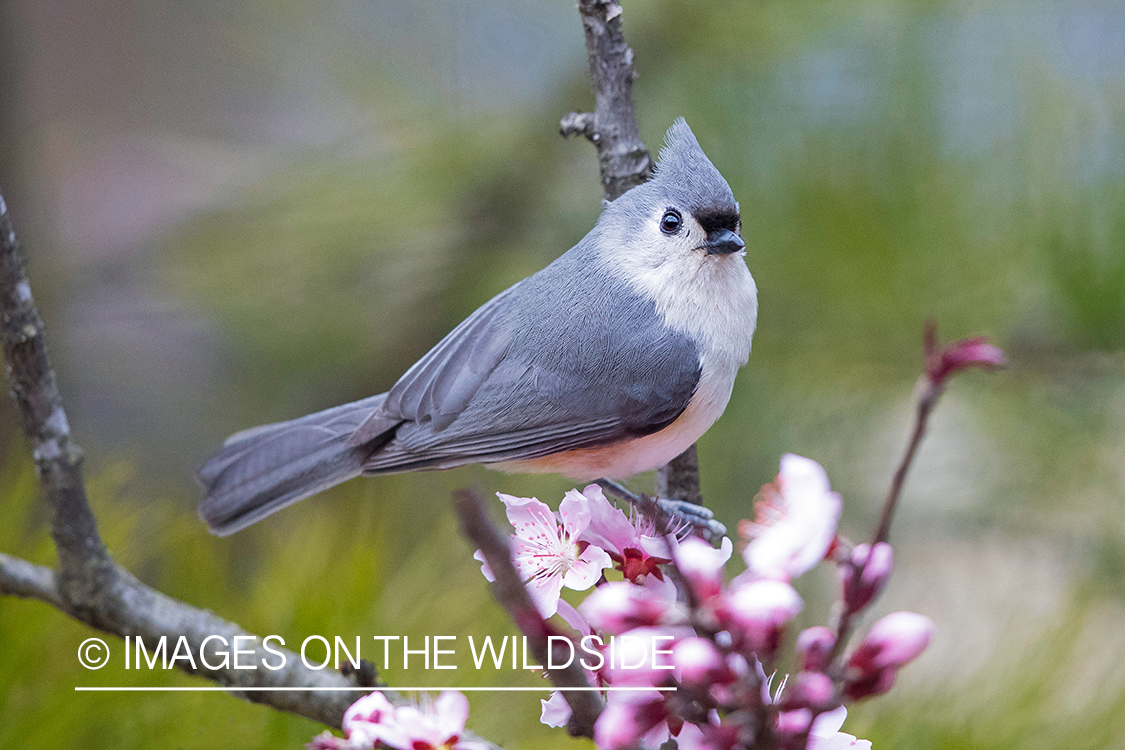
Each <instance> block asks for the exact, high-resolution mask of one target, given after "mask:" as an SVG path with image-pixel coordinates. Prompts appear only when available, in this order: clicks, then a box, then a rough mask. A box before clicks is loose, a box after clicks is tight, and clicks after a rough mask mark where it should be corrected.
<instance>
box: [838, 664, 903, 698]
mask: <svg viewBox="0 0 1125 750" xmlns="http://www.w3.org/2000/svg"><path fill="white" fill-rule="evenodd" d="M897 676H898V670H897V669H894V668H893V667H887V668H886V669H876V670H873V671H870V672H863V673H857V674H854V675H853V676H851V677H848V679H847V680H846V681H845V682H844V697H845V698H846V699H848V700H849V701H858V700H861V699H863V698H870V697H871V696H873V695H882V694H883V693H886V692H888V691H889V690H890V689H891V688H892V687H894V684H895V677H897Z"/></svg>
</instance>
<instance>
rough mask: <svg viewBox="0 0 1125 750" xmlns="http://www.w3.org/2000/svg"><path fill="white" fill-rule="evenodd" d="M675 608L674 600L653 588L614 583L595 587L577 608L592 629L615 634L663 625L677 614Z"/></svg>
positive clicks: (622, 582) (619, 582) (624, 582)
mask: <svg viewBox="0 0 1125 750" xmlns="http://www.w3.org/2000/svg"><path fill="white" fill-rule="evenodd" d="M673 596H674V595H673ZM675 605H676V602H675V599H674V598H671V599H669V598H665V597H664V596H661V595H660V594H658V593H657V592H655V591H654V590H652V589H649V588H646V587H644V586H637V585H635V584H632V583H627V582H626V581H613V582H611V583H605V584H602V585H601V586H598V587H597V589H595V590H594V593H592V594H590V595H589V596H588V597H586V600H585V601H583V602H582V604H580V605H579V612H580V613H581V614H582V616H583V617H585V618H586V621H587V622H588V623H590V625H592V626H593V627H594V629H595V630H598V631H601V632H603V633H614V634H616V633H624V632H625V631H626V630H630V629H632V628H639V627H645V626H649V625H659V624H660V623H662V622H666V621H667V620H668V619H669V618H671V617H672V615H673V614H674V613H676V610H675Z"/></svg>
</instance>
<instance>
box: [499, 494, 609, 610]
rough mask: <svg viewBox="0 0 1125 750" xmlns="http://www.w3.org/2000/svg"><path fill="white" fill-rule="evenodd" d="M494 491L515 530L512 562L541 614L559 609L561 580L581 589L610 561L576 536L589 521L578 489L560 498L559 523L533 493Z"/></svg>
mask: <svg viewBox="0 0 1125 750" xmlns="http://www.w3.org/2000/svg"><path fill="white" fill-rule="evenodd" d="M497 494H498V495H499V497H500V500H501V501H503V503H504V505H505V506H507V512H508V521H510V522H511V524H512V526H513V528H514V529H515V532H516V533H515V534H514V535H513V536H512V540H513V545H512V562H513V563H514V564H515V566H516V569H517V570H518V571H519V573H520V577H521V578H522V579H523V580H524V581H525V582H526V584H527V589H528V593H529V594H530V595H531V599H532V601H534V602H535V605H536V607H537V608H538V609H539V613H540V614H541V615H543V616H544V617H550V616H551V615H553V614H555V612H557V611H558V606H559V594H560V593H561V591H562V587H563V586H566V587H567V588H569V589H574V590H575V591H584V590H586V589H588V588H590V587H591V586H593V585H594V583H596V582H597V580H598V579H599V578H600V577H601V573H602V570H603V569H605V568H608V567H610V566H611V565H612V564H613V561H612V560H611V559H610V557H609V555H607V554H606V552H605V550H603V549H601V548H600V547H597V546H595V545H593V544H588V543H585V542H579V541H578V537H579V536H580V535H581V534H582V532H583V531H585V530H586V527H587V526H588V525H589V523H590V510H589V508H588V506H587V503H586V502H584V501H583V500H582V499H579V498H581V495H579V496H578V498H576V497H573V496H572V495H570V494H568V495H567V496H566V497H564V498H563V501H562V503H560V504H559V517H561V519H562V525H561V526H560V525H559V522H558V520H556V517H555V514H554V513H552V512H551V509H550V508H548V507H547V505H546V504H544V503H541V502H539V501H538V500H536V499H535V498H521V497H512V496H511V495H505V494H502V493H497ZM574 494H577V493H574ZM481 572H483V573H484V574H485V577H488V575H489V573H491V571H485V569H484V568H483V567H482V569H481Z"/></svg>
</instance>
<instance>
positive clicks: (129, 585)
mask: <svg viewBox="0 0 1125 750" xmlns="http://www.w3.org/2000/svg"><path fill="white" fill-rule="evenodd" d="M0 341H2V342H3V350H4V360H5V362H6V364H7V371H8V380H9V384H10V387H11V392H12V398H13V399H14V400H15V402H16V406H17V408H18V410H19V414H20V420H21V422H22V424H23V431H24V434H25V435H26V436H27V438H28V440H29V441H30V443H31V449H32V455H33V456H34V459H35V468H36V471H37V472H38V475H39V484H40V487H41V488H42V491H43V495H44V498H45V499H46V501H47V504H48V506H49V507H50V510H51V536H52V537H53V538H54V542H55V549H56V550H57V552H58V558H59V567H58V569H57V570H51V569H50V568H45V567H42V566H39V565H33V564H32V563H29V562H27V561H25V560H21V559H19V558H15V557H11V556H10V555H5V554H0V594H10V595H13V596H20V597H25V598H34V599H38V600H40V601H43V602H46V603H47V604H50V605H51V606H53V607H56V608H57V609H59V610H61V611H62V612H64V613H66V614H68V615H70V616H71V617H74V618H75V619H78V620H81V621H82V622H84V623H86V624H88V625H91V626H92V627H95V628H97V629H99V630H102V631H104V632H106V633H111V634H113V635H118V636H122V637H124V636H140V637H142V638H143V639H144V640H145V641H146V642H147V643H148V644H149V645H153V644H155V643H156V642H158V640H159V639H160V637H161V636H166V637H167V638H168V639H169V641H171V642H172V644H171V645H170V646H169V650H171V648H172V646H173V645H174V644H175V643H176V641H177V640H178V639H179V638H180V637H181V636H184V637H185V638H186V639H187V643H188V645H189V646H190V648H191V652H192V655H193V657H194V659H195V661H196V664H197V668H192V667H191V666H190V664H188V663H187V661H185V660H176V661H175V663H176V665H177V666H179V667H181V668H183V669H184V671H186V672H188V673H191V674H196V675H199V676H201V677H206V678H208V679H211V680H214V681H215V682H218V683H219V684H221V685H226V686H229V687H231V688H232V692H234V693H235V694H236V695H240V696H241V697H243V698H246V699H247V700H250V701H254V702H258V703H266V704H269V705H271V706H273V707H274V708H278V709H281V710H283V711H289V712H291V713H295V714H300V715H301V716H306V717H308V718H310V719H315V720H317V721H321V722H323V723H325V724H328V725H330V726H336V727H338V726H340V722H341V720H342V718H343V715H344V710H345V709H346V708H347V707H348V705H350V704H351V703H352V702H353V701H354V700H355V699H356V698H357V697H359V694H360V693H359V692H355V693H353V692H347V691H340V690H337V691H333V692H328V691H309V692H296V691H294V692H287V691H282V692H254V693H239V692H238V688H240V687H312V688H337V689H339V688H344V687H355V683H353V682H350V681H349V680H347V679H345V678H344V677H343V676H342V675H339V674H336V673H334V672H326V671H319V670H312V669H308V668H306V667H305V666H304V664H303V663H302V662H301V659H300V658H299V657H298V656H297V655H296V654H294V653H292V652H290V651H285V650H283V649H282V650H281V651H282V652H283V653H284V655H285V665H286V666H285V667H284V668H282V669H279V670H276V671H274V670H270V669H232V668H220V669H209V668H207V667H206V666H204V665H203V661H202V659H201V658H200V649H201V648H202V645H203V641H204V639H205V638H207V637H208V636H220V637H222V638H223V639H225V641H226V643H227V644H232V643H233V642H234V641H233V639H234V637H235V636H252V634H250V633H247V632H246V631H245V630H243V629H242V628H240V627H239V626H238V625H236V624H235V623H233V622H229V621H227V620H223V619H221V618H219V617H216V616H215V615H214V614H213V613H211V612H208V611H205V610H201V609H198V608H196V607H193V606H191V605H190V604H186V603H184V602H182V601H179V600H177V599H173V598H172V597H170V596H166V595H165V594H162V593H161V592H159V591H157V590H155V589H153V588H151V587H150V586H147V585H145V584H144V583H141V582H140V581H138V580H137V579H136V578H134V577H133V576H132V574H130V573H129V572H128V571H127V570H125V569H124V568H122V567H121V566H120V565H118V564H117V563H116V562H115V561H114V560H113V558H112V557H111V556H110V554H109V551H108V550H107V549H106V547H105V544H103V543H102V539H101V536H100V535H99V534H98V526H97V522H96V520H95V518H94V514H93V511H92V510H91V509H90V504H89V502H88V501H87V498H86V488H85V483H84V481H83V477H82V451H81V450H80V449H79V448H78V445H77V444H76V443H75V442H74V440H73V439H72V438H71V435H70V426H69V424H68V423H67V418H66V411H65V410H64V409H63V403H62V397H61V396H60V394H59V389H58V385H57V382H56V378H55V372H54V370H53V369H52V368H51V363H50V360H49V358H48V356H47V345H46V341H45V338H44V331H43V320H42V319H41V318H40V317H39V311H38V310H37V309H36V307H35V301H34V299H33V297H32V294H31V284H30V282H29V281H28V276H27V257H26V255H25V254H24V253H23V251H22V249H21V248H20V246H19V243H18V242H17V241H16V236H15V232H14V231H13V229H12V221H11V218H10V217H9V215H8V207H7V205H6V204H5V203H4V199H3V196H0ZM255 642H256V643H257V644H259V646H258V648H257V649H254V653H253V654H252V655H248V656H247V657H246V658H245V659H244V660H243V663H253V664H259V665H260V664H262V660H263V659H268V660H269V663H271V664H276V663H277V659H278V657H277V656H276V655H275V656H272V657H271V655H270V654H269V652H267V651H265V650H264V649H263V648H262V647H261V645H260V644H261V639H260V638H259V639H257V640H256V641H246V642H245V643H246V644H247V647H248V648H249V645H250V644H252V643H255ZM219 645H220V644H219V643H218V642H217V641H214V640H213V641H212V642H211V644H210V647H211V648H209V650H208V652H207V654H206V656H207V661H208V662H209V663H211V664H217V663H220V661H221V660H220V658H219V655H218V654H217V652H214V651H213V649H214V648H215V647H217V646H219Z"/></svg>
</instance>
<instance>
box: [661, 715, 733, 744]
mask: <svg viewBox="0 0 1125 750" xmlns="http://www.w3.org/2000/svg"><path fill="white" fill-rule="evenodd" d="M715 720H716V721H717V720H718V719H717V718H716V719H715ZM676 745H677V747H678V748H679V750H733V748H736V747H740V745H739V744H738V727H736V726H722V725H720V724H714V723H709V724H705V725H703V726H702V727H697V726H696V725H695V724H684V726H683V729H681V730H680V733H679V734H678V735H676Z"/></svg>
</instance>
